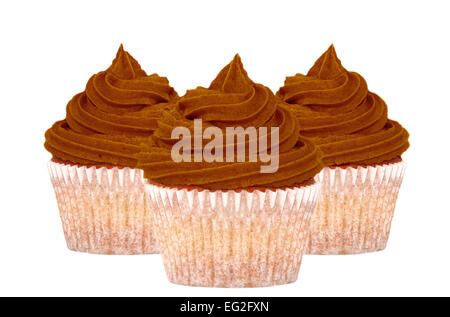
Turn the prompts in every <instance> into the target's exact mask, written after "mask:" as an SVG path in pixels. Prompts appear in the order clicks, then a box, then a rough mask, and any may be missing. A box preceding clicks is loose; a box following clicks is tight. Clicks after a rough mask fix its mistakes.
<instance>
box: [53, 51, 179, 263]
mask: <svg viewBox="0 0 450 317" xmlns="http://www.w3.org/2000/svg"><path fill="white" fill-rule="evenodd" d="M176 98H177V94H176V92H175V91H174V89H173V88H172V87H170V86H169V82H168V81H167V79H166V78H165V77H159V76H158V75H156V74H153V75H150V76H147V74H146V73H145V72H144V71H143V70H142V69H141V67H140V66H139V64H138V62H137V61H136V60H135V59H134V58H133V57H132V56H131V55H130V54H129V53H128V52H126V51H125V50H124V49H123V47H122V45H121V46H120V48H119V51H118V52H117V55H116V58H115V59H114V60H113V62H112V65H111V66H110V67H109V68H108V69H107V70H106V71H102V72H99V73H97V74H95V75H93V76H92V77H91V78H90V79H89V81H88V82H87V84H86V89H85V91H83V92H81V93H79V94H77V95H75V96H74V97H73V98H72V100H70V101H69V103H68V104H67V108H66V118H65V120H61V121H57V122H56V123H55V124H54V125H53V126H52V127H51V128H50V129H48V130H47V131H46V133H45V144H44V146H45V148H46V149H47V150H48V151H49V152H50V153H51V154H52V155H53V157H52V159H51V160H50V162H49V163H48V167H49V172H50V178H51V181H52V184H53V187H54V190H55V194H56V200H57V202H58V207H59V211H60V216H61V220H62V224H63V230H64V235H65V238H66V242H67V246H68V247H69V249H71V250H75V251H82V252H89V253H100V254H143V253H157V252H158V251H159V247H158V244H157V241H156V239H155V235H154V233H153V225H152V221H151V216H150V213H149V208H148V205H147V201H146V199H145V198H144V181H143V180H144V179H143V173H142V171H141V170H139V169H136V164H137V159H136V154H137V153H138V152H139V145H140V143H142V142H144V141H145V140H146V138H148V136H150V135H151V134H152V133H153V131H154V130H155V128H156V127H157V119H158V118H159V116H160V115H161V112H162V110H163V109H164V108H166V107H167V106H168V103H169V102H171V101H172V100H174V99H176Z"/></svg>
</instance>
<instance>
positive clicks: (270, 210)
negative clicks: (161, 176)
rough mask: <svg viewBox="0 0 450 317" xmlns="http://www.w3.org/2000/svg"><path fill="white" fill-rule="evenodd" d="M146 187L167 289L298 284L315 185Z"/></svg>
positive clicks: (313, 203)
mask: <svg viewBox="0 0 450 317" xmlns="http://www.w3.org/2000/svg"><path fill="white" fill-rule="evenodd" d="M146 189H147V192H148V194H149V195H148V198H149V201H150V204H152V206H153V207H152V211H153V213H152V214H153V215H154V223H155V229H156V232H157V234H158V238H159V241H160V245H161V254H162V258H163V262H164V266H165V270H166V273H167V276H168V279H169V280H170V281H171V282H172V283H176V284H182V285H189V286H206V287H262V286H271V285H277V284H286V283H291V282H294V281H295V280H296V279H297V276H298V272H299V269H300V264H301V260H302V255H303V251H304V248H305V244H306V240H307V237H308V229H309V225H310V221H311V214H312V212H313V210H314V208H315V205H316V202H317V196H318V189H319V185H318V184H312V185H307V186H302V187H297V188H292V189H290V188H288V189H283V190H281V189H279V190H269V189H267V190H254V191H252V192H250V191H245V190H242V191H239V192H238V191H231V190H229V191H209V190H200V191H199V190H197V189H175V188H169V187H164V186H158V185H153V184H147V185H146Z"/></svg>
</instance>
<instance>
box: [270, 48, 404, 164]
mask: <svg viewBox="0 0 450 317" xmlns="http://www.w3.org/2000/svg"><path fill="white" fill-rule="evenodd" d="M277 95H278V96H279V97H281V98H282V99H283V100H284V101H285V102H287V103H288V104H290V108H289V109H291V110H292V111H293V112H294V113H295V116H296V117H297V120H298V122H299V124H300V128H301V131H300V133H301V134H302V135H304V136H305V137H307V138H308V139H310V140H312V141H313V142H314V143H315V144H317V145H318V146H319V147H320V149H321V150H322V152H323V154H324V157H323V161H324V163H325V165H327V166H332V165H342V164H379V163H382V162H384V161H389V160H391V159H394V158H397V157H399V156H400V155H401V154H402V153H403V152H404V151H406V149H407V148H408V147H409V143H408V137H409V135H408V132H407V131H406V130H405V129H404V128H403V127H402V126H401V125H400V124H399V123H398V122H396V121H393V120H390V119H388V116H387V106H386V103H385V102H384V101H383V99H381V98H380V97H379V96H378V95H376V94H374V93H372V92H370V91H369V90H368V88H367V83H366V81H365V80H364V78H363V77H362V76H361V75H359V74H358V73H355V72H349V71H347V70H346V69H345V68H344V67H343V66H342V65H341V61H340V60H339V59H338V57H337V55H336V51H335V49H334V47H333V45H331V46H330V48H329V49H328V50H327V51H326V52H325V53H323V54H322V56H320V58H319V59H318V60H317V61H316V62H315V64H314V65H313V67H311V69H310V70H309V72H308V74H307V75H306V76H305V75H302V74H296V75H295V76H292V77H287V78H286V81H285V84H284V86H283V87H281V88H280V90H279V91H278V93H277Z"/></svg>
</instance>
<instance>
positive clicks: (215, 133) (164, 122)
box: [138, 55, 323, 189]
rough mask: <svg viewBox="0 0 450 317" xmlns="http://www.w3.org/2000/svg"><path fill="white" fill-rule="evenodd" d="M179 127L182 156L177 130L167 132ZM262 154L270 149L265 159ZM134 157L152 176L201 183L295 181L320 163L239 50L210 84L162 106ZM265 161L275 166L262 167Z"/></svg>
mask: <svg viewBox="0 0 450 317" xmlns="http://www.w3.org/2000/svg"><path fill="white" fill-rule="evenodd" d="M179 128H181V130H182V131H184V133H185V134H186V135H188V142H187V143H186V144H187V147H188V149H189V150H190V149H192V151H190V152H189V151H188V153H187V154H186V156H184V159H183V160H182V161H180V160H177V159H176V158H175V159H174V156H173V154H174V149H175V148H176V144H178V143H179V142H180V138H179V137H178V136H179V135H176V136H175V137H174V138H173V136H174V131H176V129H179ZM238 129H241V131H242V130H244V131H246V132H248V134H247V135H244V137H243V138H239V137H235V135H234V134H233V131H237V130H238ZM252 132H253V133H252ZM211 143H214V146H211ZM212 148H213V150H212ZM242 148H244V149H245V150H244V151H245V152H244V154H243V152H242ZM252 149H253V150H252ZM256 149H257V150H256ZM185 150H186V149H185V148H184V149H183V150H182V153H183V154H185V153H186V152H184V151H185ZM277 150H278V151H277ZM205 151H206V154H208V153H209V154H211V155H212V156H213V157H214V159H213V160H212V159H211V158H208V157H207V156H205ZM251 153H253V154H255V153H256V154H255V155H252V154H251ZM265 154H269V155H273V156H271V157H270V160H269V159H268V158H267V155H265ZM275 156H276V157H275ZM138 159H139V164H138V167H139V168H142V169H143V170H144V176H145V177H146V178H149V179H151V180H152V181H155V182H157V183H159V184H163V185H167V186H177V185H181V186H191V185H192V186H199V187H201V188H206V189H238V188H248V187H254V186H258V187H259V186H260V187H284V186H293V185H297V184H301V183H303V182H304V181H306V180H309V179H311V178H312V177H313V176H314V175H315V174H317V173H318V172H319V171H320V170H321V169H322V167H323V165H322V162H321V159H320V151H318V150H317V148H316V147H315V146H314V145H313V143H312V142H310V141H307V140H304V139H301V138H299V126H298V123H297V121H296V119H295V117H294V115H293V113H292V112H290V111H289V110H288V109H287V107H286V106H285V105H284V103H283V102H282V101H281V100H280V99H279V98H278V97H276V96H275V95H274V94H273V93H272V92H271V90H270V89H269V88H267V87H265V86H263V85H261V84H256V83H254V82H253V81H252V80H250V78H249V77H248V75H247V72H246V71H245V70H244V68H243V65H242V62H241V59H240V57H239V55H236V56H235V57H234V59H233V61H232V62H231V63H229V64H228V65H227V66H225V67H224V68H223V69H222V70H221V71H220V73H219V74H218V75H217V77H216V78H215V79H214V81H213V82H212V83H211V85H210V86H209V88H203V87H198V88H196V89H194V90H188V91H187V92H186V94H185V95H184V96H183V97H181V98H180V99H179V100H178V101H177V102H176V104H175V106H174V107H173V108H171V109H168V110H165V111H164V112H163V115H162V117H161V119H160V120H159V122H158V128H157V129H156V131H155V133H154V134H153V135H152V136H151V137H150V138H149V139H148V142H147V143H145V144H143V147H142V152H141V153H140V154H139V155H138ZM273 160H276V161H277V162H276V163H277V164H272V163H273ZM269 161H270V162H269ZM269 165H270V166H272V167H273V166H274V165H276V166H275V167H274V168H273V169H272V170H270V168H269V169H267V170H264V168H263V166H264V167H268V166H269ZM263 170H264V171H263Z"/></svg>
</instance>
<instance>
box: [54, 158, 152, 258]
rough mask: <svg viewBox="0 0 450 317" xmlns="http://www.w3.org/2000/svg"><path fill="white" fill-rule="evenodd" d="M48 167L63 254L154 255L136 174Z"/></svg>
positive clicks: (126, 170)
mask: <svg viewBox="0 0 450 317" xmlns="http://www.w3.org/2000/svg"><path fill="white" fill-rule="evenodd" d="M48 167H49V172H50V178H51V181H52V184H53V188H54V190H55V194H56V200H57V202H58V207H59V212H60V216H61V220H62V225H63V230H64V235H65V238H66V242H67V246H68V248H69V249H71V250H74V251H81V252H89V253H97V254H148V253H159V246H158V244H157V241H156V239H155V235H154V232H153V223H152V217H151V213H150V210H149V206H148V202H147V199H145V186H144V179H143V175H142V174H143V173H142V171H141V170H139V169H133V168H127V167H125V168H117V167H114V168H106V167H98V168H97V167H86V166H74V165H68V164H61V163H57V162H53V161H50V162H49V164H48Z"/></svg>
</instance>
